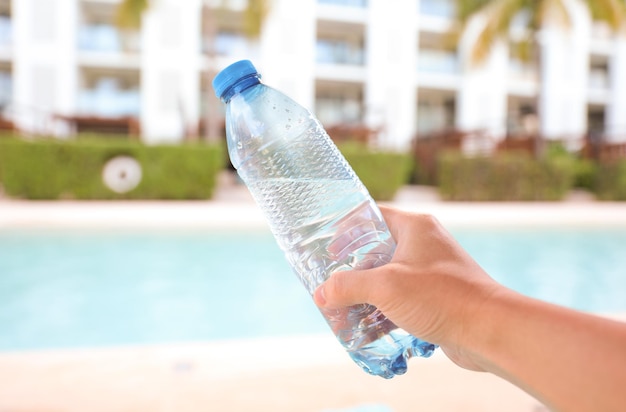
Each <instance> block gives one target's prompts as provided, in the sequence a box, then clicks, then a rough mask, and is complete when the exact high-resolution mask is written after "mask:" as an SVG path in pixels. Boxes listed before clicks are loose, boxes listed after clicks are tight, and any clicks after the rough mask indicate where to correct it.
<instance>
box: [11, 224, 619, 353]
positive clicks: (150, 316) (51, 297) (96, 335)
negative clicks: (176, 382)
mask: <svg viewBox="0 0 626 412" xmlns="http://www.w3.org/2000/svg"><path fill="white" fill-rule="evenodd" d="M453 233H454V235H455V236H456V237H457V239H458V240H459V241H460V242H461V244H462V245H463V246H464V247H466V248H467V249H468V250H469V251H470V253H471V254H472V255H473V256H474V257H475V259H476V260H477V261H478V262H479V263H480V264H481V265H482V266H483V267H484V268H485V269H486V270H487V271H488V272H489V273H490V274H491V275H492V276H494V277H495V278H496V279H497V280H498V281H500V282H502V283H504V284H506V285H507V286H509V287H511V288H513V289H516V290H518V291H520V292H522V293H525V294H527V295H530V296H534V297H538V298H541V299H545V300H548V301H552V302H555V303H559V304H562V305H566V306H570V307H574V308H577V309H581V310H586V311H593V312H626V230H625V229H623V228H622V229H602V230H600V229H557V228H550V229H546V228H544V229H532V230H531V229H519V228H515V229H513V228H510V229H489V230H487V229H482V230H481V229H462V230H453ZM0 325H1V326H0V350H19V349H41V348H59V347H82V346H109V345H121V344H141V343H163V342H179V341H196V340H203V341H204V340H214V339H230V338H249V337H260V336H282V335H295V334H312V333H330V331H329V329H328V327H327V326H326V324H325V322H324V321H323V319H322V317H321V315H320V314H319V313H318V311H317V309H316V308H315V306H314V305H313V303H312V301H311V299H310V297H309V295H308V294H307V293H306V292H305V290H304V288H303V287H302V286H301V285H300V284H299V283H298V280H297V279H296V277H295V275H293V274H292V273H291V270H290V269H289V267H288V266H287V264H286V262H285V259H284V258H283V255H282V253H281V252H280V250H279V249H278V247H277V246H276V244H275V242H274V240H273V238H272V237H271V235H270V234H269V233H266V232H262V231H258V232H245V233H244V232H236V233H215V232H211V233H202V232H199V231H196V232H175V231H174V232H167V231H164V232H158V231H143V232H137V233H131V232H122V233H114V232H112V231H91V232H87V231H34V230H32V231H29V230H20V231H4V232H3V231H0Z"/></svg>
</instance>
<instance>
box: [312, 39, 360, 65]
mask: <svg viewBox="0 0 626 412" xmlns="http://www.w3.org/2000/svg"><path fill="white" fill-rule="evenodd" d="M315 61H316V62H317V63H321V64H339V65H353V66H363V65H364V64H365V51H364V50H363V47H362V46H360V45H356V44H354V43H351V42H348V41H344V40H334V39H318V40H317V44H316V48H315Z"/></svg>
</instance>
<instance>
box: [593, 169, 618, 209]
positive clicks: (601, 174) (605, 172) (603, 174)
mask: <svg viewBox="0 0 626 412" xmlns="http://www.w3.org/2000/svg"><path fill="white" fill-rule="evenodd" d="M592 190H593V191H594V192H595V194H596V196H597V198H598V199H599V200H620V201H623V200H626V160H622V161H619V162H615V163H612V164H604V165H599V166H598V167H597V170H596V173H595V176H594V181H593V185H592Z"/></svg>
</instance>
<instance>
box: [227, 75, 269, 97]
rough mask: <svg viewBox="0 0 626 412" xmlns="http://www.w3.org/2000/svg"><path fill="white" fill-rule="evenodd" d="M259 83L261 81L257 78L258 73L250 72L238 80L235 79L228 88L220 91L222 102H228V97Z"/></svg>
mask: <svg viewBox="0 0 626 412" xmlns="http://www.w3.org/2000/svg"><path fill="white" fill-rule="evenodd" d="M259 83H261V81H260V80H259V74H258V73H256V74H251V75H249V76H247V77H243V78H241V79H239V80H237V81H236V82H235V83H234V84H233V85H232V86H230V87H229V88H228V89H226V90H225V91H224V93H222V98H221V100H222V102H224V103H228V102H229V101H230V99H231V98H232V97H233V96H234V95H236V94H238V93H241V92H243V91H244V90H246V89H248V88H250V87H252V86H254V85H257V84H259Z"/></svg>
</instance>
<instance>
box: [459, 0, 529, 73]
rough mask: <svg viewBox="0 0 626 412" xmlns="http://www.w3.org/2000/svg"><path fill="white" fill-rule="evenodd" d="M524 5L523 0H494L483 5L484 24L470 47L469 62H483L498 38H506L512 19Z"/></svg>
mask: <svg viewBox="0 0 626 412" xmlns="http://www.w3.org/2000/svg"><path fill="white" fill-rule="evenodd" d="M526 5H527V3H526V1H525V0H496V1H492V2H490V3H489V4H488V5H487V6H486V7H484V9H483V11H482V13H483V15H484V18H485V25H484V26H483V28H482V30H481V31H480V32H479V34H478V37H477V38H476V41H475V42H474V45H473V47H472V51H471V53H470V61H471V63H473V64H481V63H483V62H484V61H485V60H486V59H487V57H488V56H489V53H490V52H491V50H492V48H493V46H494V45H495V43H496V42H497V41H498V40H506V39H508V36H509V30H510V28H511V23H512V22H513V19H514V18H515V16H517V15H518V14H519V13H520V12H521V11H522V10H524V8H525V6H526Z"/></svg>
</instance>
